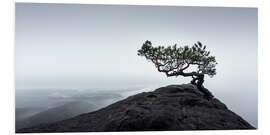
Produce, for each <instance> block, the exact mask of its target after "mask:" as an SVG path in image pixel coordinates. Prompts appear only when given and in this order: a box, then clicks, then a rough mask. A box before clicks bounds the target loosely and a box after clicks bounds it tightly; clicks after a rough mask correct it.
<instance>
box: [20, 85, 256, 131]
mask: <svg viewBox="0 0 270 135" xmlns="http://www.w3.org/2000/svg"><path fill="white" fill-rule="evenodd" d="M228 129H255V128H254V127H253V126H251V125H250V124H249V123H248V122H246V121H245V120H244V119H242V118H241V117H240V116H238V115H237V114H235V113H233V112H232V111H230V110H229V109H228V108H227V107H226V105H225V104H223V103H222V102H220V101H219V100H218V99H216V98H211V99H206V98H204V95H203V93H201V92H200V91H199V90H198V89H197V87H196V86H194V85H191V84H183V85H170V86H166V87H161V88H158V89H156V90H155V91H153V92H143V93H140V94H137V95H134V96H130V97H128V98H126V99H124V100H122V101H119V102H116V103H114V104H111V105H109V106H107V107H105V108H102V109H100V110H97V111H94V112H91V113H85V114H82V115H79V116H76V117H73V118H71V119H67V120H63V121H59V122H55V123H52V124H43V125H37V126H33V127H30V128H24V129H19V130H17V131H16V132H17V133H31V132H32V133H41V132H91V131H94V132H102V131H162V130H171V131H176V130H228Z"/></svg>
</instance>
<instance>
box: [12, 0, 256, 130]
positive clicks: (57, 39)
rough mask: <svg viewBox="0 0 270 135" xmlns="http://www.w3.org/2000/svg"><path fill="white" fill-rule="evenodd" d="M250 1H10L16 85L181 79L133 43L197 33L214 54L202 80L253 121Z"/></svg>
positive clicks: (187, 38) (182, 39)
mask: <svg viewBox="0 0 270 135" xmlns="http://www.w3.org/2000/svg"><path fill="white" fill-rule="evenodd" d="M257 14H258V10H257V9H256V8H222V7H211V8H210V7H177V6H175V7H172V6H117V5H80V4H77V5H75V4H30V3H28V4H27V3H17V4H16V15H15V16H16V18H15V19H16V21H15V23H16V24H15V27H16V30H15V33H16V35H15V36H16V37H15V38H16V39H15V43H16V45H15V55H16V56H15V58H16V60H15V61H16V62H15V65H16V90H22V89H24V90H27V89H43V88H75V89H76V88H77V89H84V88H99V87H107V88H110V87H119V88H121V87H132V86H151V85H169V84H177V83H178V84H182V83H188V82H189V81H190V78H182V77H179V78H175V77H172V78H167V77H166V76H165V75H164V74H162V73H158V72H157V71H156V69H155V67H154V65H153V64H152V63H150V62H147V61H146V60H145V59H144V58H143V57H139V56H137V50H138V49H139V48H140V47H141V45H142V43H143V42H144V41H145V40H150V41H152V43H153V44H155V45H165V46H167V45H173V44H174V43H177V44H179V45H192V44H194V43H195V42H197V41H201V42H202V43H203V44H205V45H207V47H208V49H209V50H210V51H211V54H212V55H214V56H216V60H217V62H218V65H217V75H216V76H214V78H209V77H207V78H206V81H205V87H207V88H208V89H209V90H210V91H211V92H213V94H214V95H215V96H216V97H217V98H219V99H220V100H221V101H222V102H224V103H225V104H226V105H228V107H229V108H230V109H232V110H233V111H235V112H236V113H237V114H239V115H240V116H242V117H243V118H244V119H246V120H248V121H249V122H250V123H251V124H252V125H254V126H256V125H257V104H258V102H257V95H258V94H257V93H258V75H257V47H258V37H257V36H258V32H257V27H258V23H257V17H258V16H257Z"/></svg>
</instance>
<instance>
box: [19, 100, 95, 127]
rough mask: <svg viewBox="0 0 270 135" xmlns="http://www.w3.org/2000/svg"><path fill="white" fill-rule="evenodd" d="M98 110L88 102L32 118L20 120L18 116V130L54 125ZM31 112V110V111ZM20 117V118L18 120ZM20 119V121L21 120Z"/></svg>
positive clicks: (56, 109) (41, 113)
mask: <svg viewBox="0 0 270 135" xmlns="http://www.w3.org/2000/svg"><path fill="white" fill-rule="evenodd" d="M96 109H97V106H95V105H93V104H90V103H86V102H78V101H76V102H70V103H67V104H64V105H61V106H57V107H54V108H50V109H47V110H45V111H42V112H39V113H36V114H34V115H33V116H30V117H24V119H22V118H20V117H19V116H17V115H16V129H19V128H24V127H30V126H33V125H38V124H41V123H43V124H44V123H52V122H56V121H60V120H64V119H68V118H71V117H74V116H76V115H79V114H82V113H86V112H91V111H94V110H96ZM24 110H25V111H26V110H27V111H29V110H28V109H18V110H16V111H17V112H18V114H19V111H24ZM29 112H31V110H30V111H29ZM17 117H18V118H17ZM19 118H20V119H19Z"/></svg>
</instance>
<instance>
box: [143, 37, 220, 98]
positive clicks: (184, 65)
mask: <svg viewBox="0 0 270 135" xmlns="http://www.w3.org/2000/svg"><path fill="white" fill-rule="evenodd" d="M138 55H139V56H143V57H145V58H146V59H147V60H149V61H151V62H152V63H154V65H155V67H156V68H157V70H158V71H159V72H162V73H165V74H166V76H167V77H171V76H176V77H178V76H184V77H192V81H191V84H194V85H196V86H197V87H198V88H199V89H201V90H203V89H205V88H204V87H203V82H204V75H209V76H210V77H213V76H214V75H215V74H216V68H215V66H216V65H217V62H216V59H215V57H214V56H210V51H207V50H206V46H205V45H202V43H201V42H197V43H195V44H194V45H193V46H192V47H189V46H183V47H182V46H177V45H176V44H175V45H173V46H168V47H164V46H157V47H154V46H152V43H151V42H150V41H148V40H147V41H145V42H144V44H143V45H142V47H141V49H139V50H138ZM203 92H204V93H206V94H207V93H208V94H210V93H209V92H206V91H203Z"/></svg>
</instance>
